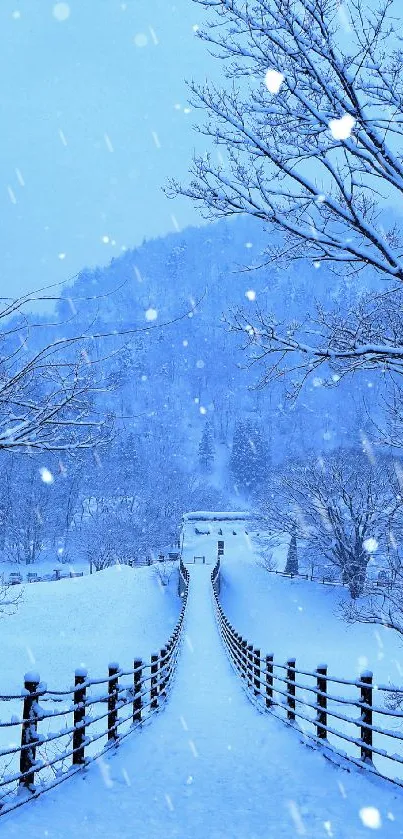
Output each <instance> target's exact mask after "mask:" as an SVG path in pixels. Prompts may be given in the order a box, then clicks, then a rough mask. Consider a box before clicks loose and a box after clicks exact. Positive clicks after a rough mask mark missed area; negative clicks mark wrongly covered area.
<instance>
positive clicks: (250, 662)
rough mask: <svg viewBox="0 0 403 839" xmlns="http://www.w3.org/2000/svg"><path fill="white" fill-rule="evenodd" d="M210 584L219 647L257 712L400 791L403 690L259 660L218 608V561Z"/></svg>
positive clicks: (322, 668) (322, 667)
mask: <svg viewBox="0 0 403 839" xmlns="http://www.w3.org/2000/svg"><path fill="white" fill-rule="evenodd" d="M211 582H212V591H213V603H214V610H215V615H216V620H217V624H218V628H219V631H220V634H221V638H222V641H223V644H224V647H225V649H226V652H227V654H228V656H229V659H230V661H231V664H232V666H233V668H234V670H235V671H236V673H237V674H238V675H239V676H240V678H241V681H242V686H243V688H244V690H245V691H246V692H247V694H248V696H249V698H250V699H251V701H252V702H253V703H254V704H255V705H256V706H257V707H258V708H259V710H261V711H268V712H271V713H274V714H275V715H276V716H278V717H279V718H280V719H282V720H283V721H284V722H286V723H288V724H291V725H293V726H298V728H299V731H300V733H301V734H302V735H303V737H304V738H308V740H310V741H313V742H314V743H316V744H317V745H320V746H321V748H322V749H323V751H324V752H325V754H326V756H327V757H330V758H331V759H332V760H334V761H335V762H338V763H343V760H347V761H350V762H352V763H354V764H355V765H356V766H359V767H364V768H365V769H367V770H368V771H370V772H373V773H375V774H377V775H381V776H382V777H384V778H387V779H388V780H391V781H393V782H395V783H397V784H399V785H401V786H403V711H402V710H400V709H399V706H400V701H401V702H402V705H403V688H398V687H394V686H391V685H380V684H374V682H373V675H372V673H371V672H370V671H368V670H367V671H364V672H363V673H361V675H360V677H359V678H358V679H357V680H356V681H351V680H349V679H342V678H336V677H334V676H331V675H329V673H328V669H327V665H326V664H319V665H318V666H317V667H316V669H315V670H312V671H310V670H300V669H298V668H297V666H296V659H295V658H289V659H288V660H287V661H286V662H285V663H284V664H283V663H278V662H277V661H275V659H274V655H273V653H269V654H266V655H262V653H261V651H260V650H259V649H257V648H256V647H255V646H254V645H253V644H251V643H249V641H248V639H246V638H243V637H242V635H240V633H239V632H237V631H236V630H235V628H234V627H233V625H232V624H231V622H230V620H229V619H228V617H227V616H226V614H225V612H224V610H223V608H222V606H221V603H220V599H219V594H220V560H218V561H217V563H216V565H215V567H214V569H213V571H212V574H211ZM339 691H340V693H341V695H339V693H338V692H339ZM353 713H354V714H355V715H353Z"/></svg>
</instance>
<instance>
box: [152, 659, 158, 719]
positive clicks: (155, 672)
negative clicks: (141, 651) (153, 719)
mask: <svg viewBox="0 0 403 839" xmlns="http://www.w3.org/2000/svg"><path fill="white" fill-rule="evenodd" d="M150 707H151V710H152V711H155V710H156V708H158V653H153V654H152V656H151V682H150Z"/></svg>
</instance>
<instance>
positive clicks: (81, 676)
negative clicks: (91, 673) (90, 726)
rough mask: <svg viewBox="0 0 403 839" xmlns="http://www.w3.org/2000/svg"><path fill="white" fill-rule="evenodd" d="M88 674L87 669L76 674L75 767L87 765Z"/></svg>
mask: <svg viewBox="0 0 403 839" xmlns="http://www.w3.org/2000/svg"><path fill="white" fill-rule="evenodd" d="M87 676H88V672H87V670H86V669H85V667H77V670H76V671H75V674H74V680H75V681H74V688H75V689H74V697H73V702H74V731H73V766H77V765H80V764H83V763H85V755H84V748H85V700H86V692H87V686H86V684H85V682H86V679H87Z"/></svg>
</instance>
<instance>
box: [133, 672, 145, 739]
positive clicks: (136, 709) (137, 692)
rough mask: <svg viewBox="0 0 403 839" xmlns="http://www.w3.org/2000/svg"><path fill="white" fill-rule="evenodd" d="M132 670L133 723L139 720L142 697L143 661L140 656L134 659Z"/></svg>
mask: <svg viewBox="0 0 403 839" xmlns="http://www.w3.org/2000/svg"><path fill="white" fill-rule="evenodd" d="M133 670H134V673H133V725H135V724H136V723H139V722H141V710H142V707H143V698H142V696H141V688H142V684H141V682H142V678H143V662H142V660H141V658H135V659H134V661H133Z"/></svg>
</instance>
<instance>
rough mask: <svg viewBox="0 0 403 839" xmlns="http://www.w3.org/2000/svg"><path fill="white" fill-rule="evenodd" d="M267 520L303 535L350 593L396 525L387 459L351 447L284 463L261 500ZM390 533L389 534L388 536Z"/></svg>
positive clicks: (357, 589)
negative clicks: (269, 490) (322, 455)
mask: <svg viewBox="0 0 403 839" xmlns="http://www.w3.org/2000/svg"><path fill="white" fill-rule="evenodd" d="M262 512H263V514H264V515H265V518H266V521H267V523H268V525H269V526H270V527H271V528H272V529H273V530H277V531H278V532H283V533H288V534H290V535H291V536H292V535H294V534H295V536H296V537H298V538H300V539H302V540H303V541H304V543H305V545H306V546H307V547H308V548H309V549H311V550H312V552H313V553H314V554H315V555H321V556H322V557H323V559H324V560H326V561H327V562H329V563H331V564H333V565H334V566H336V567H337V568H338V569H339V571H340V573H341V575H342V578H343V581H344V582H345V583H347V584H348V586H349V588H350V592H351V595H352V597H353V598H356V597H358V596H359V595H360V594H361V593H362V591H363V588H364V583H365V578H366V570H367V565H368V562H369V559H370V556H371V553H372V552H373V551H375V550H377V551H378V550H379V551H384V552H387V551H388V546H389V544H390V540H391V538H393V530H394V528H395V527H399V526H400V518H401V514H402V499H401V495H400V490H399V482H398V479H397V476H396V472H395V470H394V468H393V463H392V461H391V460H390V459H389V458H387V457H378V458H377V460H376V461H374V462H371V461H370V459H369V458H368V457H367V456H366V455H365V454H364V453H362V452H360V451H356V450H343V449H338V450H336V451H334V452H333V453H332V454H330V455H329V456H328V457H327V458H326V462H325V461H324V460H323V459H321V458H319V459H318V458H311V459H309V460H307V461H300V462H293V463H289V464H286V465H285V467H284V468H283V470H282V471H281V472H279V473H278V474H277V475H276V476H273V478H272V479H271V495H269V497H268V498H266V500H265V501H264V502H263V504H262ZM391 534H392V535H391Z"/></svg>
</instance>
